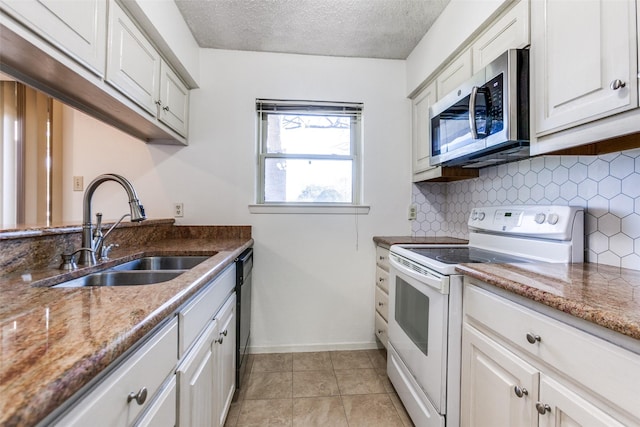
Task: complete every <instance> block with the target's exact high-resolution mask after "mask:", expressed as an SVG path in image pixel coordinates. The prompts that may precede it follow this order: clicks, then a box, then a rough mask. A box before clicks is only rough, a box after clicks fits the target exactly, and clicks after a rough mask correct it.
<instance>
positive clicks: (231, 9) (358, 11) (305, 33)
mask: <svg viewBox="0 0 640 427" xmlns="http://www.w3.org/2000/svg"><path fill="white" fill-rule="evenodd" d="M449 1H450V0H175V2H176V4H177V6H178V9H180V12H181V13H182V16H183V17H184V19H185V21H186V22H187V25H188V26H189V28H190V29H191V32H192V33H193V36H194V37H195V39H196V41H197V42H198V44H199V45H200V47H206V48H215V49H230V50H250V51H263V52H285V53H299V54H309V55H328V56H348V57H363V58H387V59H406V58H407V56H408V55H409V53H411V51H412V50H413V48H414V47H415V46H416V45H417V44H418V42H419V41H420V39H422V36H424V34H425V33H426V32H427V30H428V29H429V27H430V26H431V24H432V23H433V21H435V19H436V18H437V17H438V15H440V13H441V12H442V10H443V9H444V7H445V6H446V5H447V4H448V3H449Z"/></svg>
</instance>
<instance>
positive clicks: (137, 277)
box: [54, 270, 184, 288]
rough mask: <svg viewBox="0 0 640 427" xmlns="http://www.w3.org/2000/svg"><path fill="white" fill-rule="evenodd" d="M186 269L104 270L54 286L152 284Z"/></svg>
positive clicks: (163, 280)
mask: <svg viewBox="0 0 640 427" xmlns="http://www.w3.org/2000/svg"><path fill="white" fill-rule="evenodd" d="M182 273H184V270H173V271H112V270H111V271H103V272H99V273H93V274H89V275H87V276H84V277H79V278H77V279H73V280H69V281H67V282H63V283H60V284H58V285H55V286H54V288H81V287H84V286H132V285H150V284H152V283H162V282H166V281H168V280H171V279H175V278H176V277H178V276H179V275H181V274H182Z"/></svg>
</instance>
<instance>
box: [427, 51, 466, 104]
mask: <svg viewBox="0 0 640 427" xmlns="http://www.w3.org/2000/svg"><path fill="white" fill-rule="evenodd" d="M471 71H472V67H471V49H467V50H465V51H464V52H463V53H462V54H461V55H460V56H458V57H457V58H456V59H454V60H453V61H451V63H449V65H447V67H446V68H445V69H444V70H442V71H441V72H440V74H438V77H436V86H437V88H436V89H437V91H438V92H437V99H442V98H443V97H445V96H447V95H448V94H449V92H451V91H452V90H454V89H455V88H457V87H458V86H460V85H461V84H462V83H464V82H465V81H466V80H467V79H469V77H471V74H472V73H471Z"/></svg>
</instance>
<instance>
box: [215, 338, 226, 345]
mask: <svg viewBox="0 0 640 427" xmlns="http://www.w3.org/2000/svg"><path fill="white" fill-rule="evenodd" d="M223 341H224V338H223V337H220V338H218V339H217V340H215V341H214V342H217V343H218V344H222V342H223Z"/></svg>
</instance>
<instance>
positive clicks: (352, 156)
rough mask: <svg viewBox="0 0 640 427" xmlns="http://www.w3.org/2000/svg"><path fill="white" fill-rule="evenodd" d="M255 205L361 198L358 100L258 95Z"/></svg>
mask: <svg viewBox="0 0 640 427" xmlns="http://www.w3.org/2000/svg"><path fill="white" fill-rule="evenodd" d="M256 111H257V115H258V144H259V168H260V170H259V175H258V176H259V185H258V203H259V204H267V205H268V204H276V205H277V204H283V205H286V204H296V205H305V204H307V205H314V206H317V205H323V204H324V205H357V204H358V203H360V179H359V177H360V160H359V157H358V153H359V150H360V143H361V135H362V126H361V113H362V104H355V103H337V102H315V101H280V100H263V99H258V100H256Z"/></svg>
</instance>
